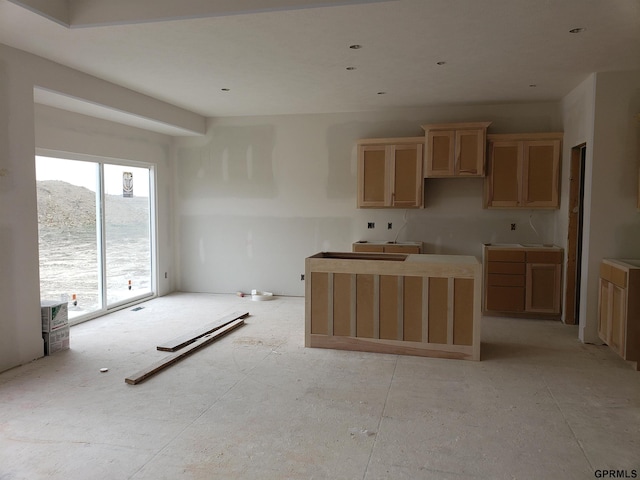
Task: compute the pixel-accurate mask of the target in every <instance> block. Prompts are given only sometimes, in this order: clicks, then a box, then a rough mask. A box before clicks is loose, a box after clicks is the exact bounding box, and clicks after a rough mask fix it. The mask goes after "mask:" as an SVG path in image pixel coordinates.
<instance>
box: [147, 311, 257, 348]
mask: <svg viewBox="0 0 640 480" xmlns="http://www.w3.org/2000/svg"><path fill="white" fill-rule="evenodd" d="M248 316H249V312H244V313H242V312H233V313H232V314H230V315H226V316H224V317H222V318H221V319H219V320H217V321H215V322H213V323H210V324H209V325H205V326H204V327H201V328H199V329H197V330H194V331H192V332H191V333H187V334H185V335H181V336H179V337H177V338H174V339H172V340H169V341H167V342H164V343H162V344H160V345H158V346H157V347H156V348H157V349H158V350H161V351H163V352H175V351H176V350H180V349H181V348H183V347H186V346H187V345H189V344H190V343H193V342H195V341H196V340H198V339H199V338H201V337H204V336H205V335H207V334H209V333H212V332H215V331H216V330H218V329H219V328H222V327H224V326H225V325H228V324H230V323H231V322H233V321H234V320H236V319H238V318H247V317H248Z"/></svg>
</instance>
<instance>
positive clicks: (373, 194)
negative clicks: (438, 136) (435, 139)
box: [358, 137, 424, 208]
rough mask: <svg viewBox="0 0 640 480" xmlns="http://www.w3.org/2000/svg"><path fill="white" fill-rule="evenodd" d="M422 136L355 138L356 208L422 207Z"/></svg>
mask: <svg viewBox="0 0 640 480" xmlns="http://www.w3.org/2000/svg"><path fill="white" fill-rule="evenodd" d="M423 144H424V138H422V137H409V138H378V139H367V140H360V141H358V208H390V207H391V208H418V207H421V206H422V199H423V197H422V184H423V177H422V150H423Z"/></svg>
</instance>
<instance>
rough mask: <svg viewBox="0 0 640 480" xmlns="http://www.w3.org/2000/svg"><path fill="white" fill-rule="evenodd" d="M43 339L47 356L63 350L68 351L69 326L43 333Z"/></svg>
mask: <svg viewBox="0 0 640 480" xmlns="http://www.w3.org/2000/svg"><path fill="white" fill-rule="evenodd" d="M42 338H43V339H44V354H45V355H51V354H52V353H56V352H59V351H61V350H68V349H69V325H66V326H63V327H59V328H56V329H55V330H54V331H53V332H43V333H42Z"/></svg>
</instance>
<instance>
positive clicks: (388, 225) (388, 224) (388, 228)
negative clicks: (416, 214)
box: [387, 222, 393, 230]
mask: <svg viewBox="0 0 640 480" xmlns="http://www.w3.org/2000/svg"><path fill="white" fill-rule="evenodd" d="M392 228H393V223H391V222H389V223H387V230H391V229H392Z"/></svg>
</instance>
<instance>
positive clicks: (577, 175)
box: [565, 143, 587, 325]
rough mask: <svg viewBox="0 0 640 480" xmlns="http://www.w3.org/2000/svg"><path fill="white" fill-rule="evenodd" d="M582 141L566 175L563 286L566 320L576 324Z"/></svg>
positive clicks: (585, 147) (574, 149)
mask: <svg viewBox="0 0 640 480" xmlns="http://www.w3.org/2000/svg"><path fill="white" fill-rule="evenodd" d="M586 153H587V145H586V144H585V143H583V144H581V145H578V146H575V147H573V148H572V149H571V166H570V168H571V172H570V176H569V228H568V234H567V238H568V240H567V285H566V287H567V288H566V289H565V309H566V311H565V323H566V324H569V325H575V324H577V323H579V321H580V318H579V312H580V278H581V266H582V225H583V223H582V222H583V217H584V207H583V203H584V169H585V159H586Z"/></svg>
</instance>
